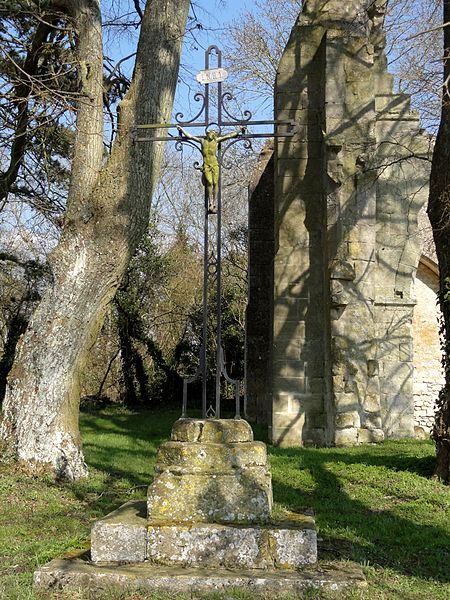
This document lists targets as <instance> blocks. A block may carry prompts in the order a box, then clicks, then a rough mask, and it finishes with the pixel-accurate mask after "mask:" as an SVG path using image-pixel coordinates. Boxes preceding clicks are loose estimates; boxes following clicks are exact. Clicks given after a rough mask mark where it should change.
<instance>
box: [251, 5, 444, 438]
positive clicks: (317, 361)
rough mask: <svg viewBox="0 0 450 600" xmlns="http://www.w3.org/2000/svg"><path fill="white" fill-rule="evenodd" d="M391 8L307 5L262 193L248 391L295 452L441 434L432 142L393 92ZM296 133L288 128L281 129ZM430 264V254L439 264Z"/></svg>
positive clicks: (284, 70) (284, 76)
mask: <svg viewBox="0 0 450 600" xmlns="http://www.w3.org/2000/svg"><path fill="white" fill-rule="evenodd" d="M383 5H384V1H383V0H378V1H376V2H374V1H373V0H370V1H368V0H353V1H344V0H328V1H325V0H307V2H306V3H305V5H304V9H303V11H302V13H301V14H300V16H299V18H298V20H297V22H296V24H295V26H294V28H293V30H292V33H291V36H290V39H289V42H288V44H287V47H286V50H285V52H284V55H283V57H282V60H281V62H280V65H279V69H278V74H277V81H276V92H275V118H276V119H279V120H280V121H285V120H293V121H295V124H296V125H295V126H296V134H295V136H294V137H293V138H284V137H280V138H276V139H275V141H274V147H273V150H272V149H270V148H268V147H266V149H265V151H264V152H263V154H262V157H261V161H260V165H259V170H258V173H257V174H256V176H255V178H254V181H253V184H252V186H251V198H250V210H249V305H248V318H247V393H248V412H249V415H250V416H253V417H256V418H257V419H258V420H259V421H261V422H264V423H267V424H268V426H269V430H270V432H271V438H272V441H273V442H274V443H275V444H281V445H330V444H336V445H352V444H356V443H361V442H377V441H381V440H383V439H385V438H388V437H412V436H414V435H417V434H418V433H422V434H424V433H426V432H427V431H428V430H429V428H430V425H431V422H432V415H433V405H434V400H435V398H436V394H437V390H438V389H439V386H440V380H441V377H442V375H441V372H440V361H439V339H438V333H437V331H438V327H437V323H436V320H437V313H436V299H435V292H436V290H437V269H436V264H435V262H434V260H433V256H432V253H431V254H430V252H428V253H425V254H423V248H422V242H421V235H420V234H421V231H422V230H423V229H424V227H423V226H422V225H421V226H420V227H419V213H420V214H421V216H420V222H421V220H422V219H423V216H424V215H423V206H424V204H425V203H426V200H427V195H428V187H427V181H428V177H429V169H430V161H429V159H430V145H431V141H430V138H429V136H428V135H427V134H426V133H425V132H424V131H423V130H422V129H421V125H420V122H419V117H418V115H417V113H416V112H414V111H413V110H411V107H410V98H409V97H408V96H406V95H405V94H396V93H394V92H393V77H392V75H390V74H389V73H388V72H387V60H386V56H385V53H384V47H385V35H384V32H383V30H382V21H383V16H384V13H383ZM280 127H283V126H282V125H280ZM427 254H428V255H427Z"/></svg>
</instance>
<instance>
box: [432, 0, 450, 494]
mask: <svg viewBox="0 0 450 600" xmlns="http://www.w3.org/2000/svg"><path fill="white" fill-rule="evenodd" d="M449 21H450V0H444V23H448V22H449ZM449 53H450V28H449V27H445V28H444V57H445V60H444V89H443V95H442V111H441V122H440V126H439V131H438V135H437V138H436V144H435V147H434V153H433V161H432V167H431V177H430V197H429V201H428V216H429V217H430V222H431V226H432V229H433V237H434V241H435V244H436V253H437V257H438V263H439V283H440V286H439V287H440V289H439V304H440V308H441V311H442V318H443V323H442V336H443V344H442V346H443V366H444V370H445V384H444V387H443V388H442V390H441V392H440V394H439V400H438V404H437V412H436V417H435V423H434V427H433V434H432V435H433V438H434V440H435V443H436V468H435V476H436V477H437V478H438V479H440V480H441V481H444V482H446V483H448V482H449V475H450V473H449V468H450V93H449V84H450V55H449Z"/></svg>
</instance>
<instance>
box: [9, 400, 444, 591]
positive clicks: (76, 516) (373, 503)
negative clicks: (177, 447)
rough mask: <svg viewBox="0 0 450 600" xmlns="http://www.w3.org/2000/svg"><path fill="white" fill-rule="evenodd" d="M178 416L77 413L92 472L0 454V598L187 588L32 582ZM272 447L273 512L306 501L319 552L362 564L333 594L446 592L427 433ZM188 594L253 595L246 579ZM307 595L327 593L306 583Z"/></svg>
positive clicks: (141, 480) (80, 542)
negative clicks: (24, 463) (64, 587)
mask: <svg viewBox="0 0 450 600" xmlns="http://www.w3.org/2000/svg"><path fill="white" fill-rule="evenodd" d="M177 416H178V415H177V414H175V413H166V414H164V415H162V414H160V413H154V412H143V413H130V412H118V411H115V412H109V413H108V412H104V413H101V414H92V415H88V414H83V415H82V416H81V428H82V432H83V438H84V440H85V454H86V460H87V462H88V464H89V466H90V469H91V476H90V478H89V479H87V480H85V481H82V482H79V483H76V484H71V485H61V484H58V483H55V482H54V481H52V480H51V479H50V478H42V477H41V478H34V479H30V478H29V477H26V476H25V475H24V474H23V473H22V472H21V471H20V470H18V469H17V468H15V467H14V466H13V465H11V464H8V463H0V598H2V599H3V598H5V599H7V600H27V599H29V600H37V599H39V600H40V599H42V598H45V599H52V600H56V599H58V600H59V599H60V600H63V599H64V600H68V599H69V598H70V599H71V600H87V599H92V600H94V599H95V600H97V599H98V600H100V599H102V600H103V598H104V600H119V599H120V600H122V599H123V600H125V599H126V600H140V599H143V598H152V599H153V600H166V599H168V598H186V596H170V595H167V594H151V595H149V594H140V593H134V594H128V595H127V594H124V593H117V592H116V593H110V594H105V595H104V596H100V595H99V594H98V593H97V594H94V595H92V594H91V595H89V592H88V591H86V590H84V591H80V592H79V593H77V592H73V591H71V592H65V593H64V592H59V593H57V592H53V593H45V594H38V593H36V592H34V591H33V590H32V587H31V578H32V572H33V570H34V569H35V568H36V567H37V566H38V565H41V564H44V563H45V562H47V561H49V560H50V559H52V558H53V557H56V556H58V555H61V554H64V553H66V552H69V551H73V550H77V549H78V550H79V549H83V548H85V547H86V546H87V544H88V537H89V530H90V527H91V524H92V522H93V521H94V520H95V519H97V518H99V517H100V516H103V515H104V514H106V513H107V512H109V511H111V510H113V509H115V508H117V507H118V506H119V505H120V504H122V503H123V502H126V501H127V500H129V499H131V498H134V497H143V496H144V495H145V488H146V486H147V485H148V483H149V482H150V481H151V478H152V472H153V467H154V463H155V458H156V450H157V447H158V445H159V444H160V443H161V442H162V441H163V440H164V439H167V437H168V435H169V432H170V428H171V425H172V423H173V421H174V420H175V419H176V418H177ZM258 433H259V434H261V433H262V432H261V431H258V432H257V434H258ZM257 437H260V438H261V435H259V436H258V435H257ZM269 450H270V461H271V465H272V473H273V486H274V497H275V513H278V514H281V513H282V512H284V510H286V509H287V510H291V511H298V510H302V509H303V508H313V509H314V511H315V514H316V521H317V525H318V531H319V555H320V557H321V559H325V560H327V561H330V560H332V561H334V560H336V561H346V560H352V561H356V562H358V563H360V564H361V565H362V566H363V568H364V572H365V574H366V577H367V579H368V582H369V589H368V591H366V592H361V591H353V592H351V591H350V592H348V593H346V594H340V595H339V596H338V597H339V598H346V599H351V598H365V599H370V600H372V599H374V600H391V599H397V598H398V599H404V598H407V599H417V600H418V599H432V600H444V599H445V600H447V599H448V598H449V597H450V585H449V582H450V518H449V516H450V490H449V489H448V488H446V487H444V486H442V485H440V484H439V483H437V482H435V481H433V480H431V479H430V474H431V472H432V467H433V460H434V447H433V445H432V444H431V442H427V441H425V442H423V441H396V442H386V443H384V444H380V445H378V446H362V447H358V448H351V449H336V448H332V449H312V448H303V449H276V448H270V449H269ZM195 597H196V598H200V597H201V598H205V599H208V600H213V599H219V598H222V599H223V598H228V599H230V598H236V599H238V598H239V599H240V600H251V599H252V598H253V596H251V595H249V593H248V592H244V591H242V590H235V591H228V592H227V593H226V594H222V595H220V594H217V593H216V594H204V595H202V596H195ZM303 597H304V598H316V599H319V598H331V597H333V596H332V594H325V593H323V592H314V593H310V594H308V595H305V596H303Z"/></svg>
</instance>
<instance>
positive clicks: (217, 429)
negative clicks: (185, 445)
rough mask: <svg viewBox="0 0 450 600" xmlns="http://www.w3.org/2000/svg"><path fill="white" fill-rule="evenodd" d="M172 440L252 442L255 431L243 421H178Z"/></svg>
mask: <svg viewBox="0 0 450 600" xmlns="http://www.w3.org/2000/svg"><path fill="white" fill-rule="evenodd" d="M171 438H172V440H173V441H176V442H215V443H225V444H227V443H228V444H231V443H235V442H252V441H253V431H252V428H251V427H250V425H249V424H248V423H247V421H244V420H243V419H178V421H176V422H175V423H174V424H173V427H172V435H171Z"/></svg>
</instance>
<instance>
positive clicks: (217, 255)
mask: <svg viewBox="0 0 450 600" xmlns="http://www.w3.org/2000/svg"><path fill="white" fill-rule="evenodd" d="M213 55H215V57H216V64H217V66H216V67H215V68H210V62H211V58H212V56H213ZM227 76H228V73H227V71H226V70H225V69H224V68H223V67H222V52H221V50H220V49H219V48H218V47H217V46H210V47H209V48H208V49H207V50H206V52H205V69H204V70H202V71H200V73H199V74H198V75H197V80H198V81H199V82H200V83H201V84H203V85H204V86H205V91H204V93H201V92H197V93H196V94H195V95H194V100H195V101H196V102H201V103H202V104H201V108H200V110H199V111H198V113H197V114H196V115H195V116H194V117H193V118H192V119H191V120H185V118H184V114H183V113H181V112H178V113H177V114H176V115H175V121H176V123H152V124H142V125H136V127H135V128H134V130H133V132H132V135H133V136H134V139H135V141H137V142H159V141H161V142H175V148H176V149H177V150H182V148H183V145H190V146H194V147H195V148H196V149H197V150H199V151H200V153H201V155H202V158H203V164H202V165H201V166H200V165H199V163H197V162H196V163H195V164H194V167H195V168H197V169H199V170H200V171H201V172H202V183H203V185H204V188H205V199H204V200H205V210H204V246H203V325H202V327H203V333H202V344H201V349H200V360H199V366H198V368H197V371H196V373H195V375H194V376H193V377H190V378H187V379H184V380H183V408H182V415H181V416H182V417H187V387H188V384H190V383H193V382H194V381H197V380H201V381H202V418H204V419H206V418H211V417H213V418H216V419H218V418H220V408H221V407H220V384H221V378H222V377H223V378H224V379H225V380H226V381H227V382H228V383H231V384H233V385H234V390H235V401H236V412H235V418H236V419H240V418H241V410H240V381H239V380H235V379H231V377H230V376H229V375H228V373H227V370H226V366H225V360H224V351H223V347H222V308H221V297H222V281H221V266H222V264H221V262H222V215H221V213H222V178H221V169H222V168H227V165H226V163H225V161H224V156H225V154H226V153H227V151H228V150H229V148H230V147H231V146H233V145H234V144H236V143H237V142H240V141H242V142H243V143H244V147H245V148H246V149H247V150H249V149H253V146H252V139H255V138H270V137H273V138H286V137H292V136H293V135H294V134H295V132H296V127H295V125H296V124H295V121H292V120H286V121H282V120H261V121H257V120H252V113H251V112H250V111H249V110H245V111H244V112H243V118H241V119H239V118H236V117H235V116H234V115H233V114H232V113H231V112H230V109H229V107H228V104H229V102H231V101H233V100H234V99H235V98H234V96H233V95H232V94H231V93H230V92H223V91H222V82H223V81H224V80H225V79H226V78H227ZM211 86H217V87H216V94H217V95H216V102H215V103H214V112H215V114H214V116H215V119H212V118H211V114H210V113H211V112H212V111H211V108H212V107H213V105H212V104H210V100H211V98H210V93H211ZM258 125H263V126H267V125H272V131H271V132H269V133H264V132H259V133H258V132H256V133H254V132H250V131H249V129H248V128H249V127H255V126H258ZM229 127H233V128H234V131H233V132H231V133H225V132H224V129H225V128H229ZM280 127H284V129H285V130H284V131H280V130H279V129H280ZM174 128H175V129H177V132H178V135H170V134H169V135H167V136H160V137H158V136H155V137H145V135H144V134H145V131H146V130H152V129H153V130H155V129H167V130H169V129H174ZM187 128H203V130H204V135H203V136H199V135H193V134H191V133H189V132H188V131H187ZM213 288H215V293H216V306H215V405H214V406H213V403H212V401H210V402H209V405H208V395H207V360H206V359H207V343H208V319H209V317H210V310H209V309H210V304H211V302H210V298H209V296H210V290H211V289H213ZM243 412H244V415H245V414H246V402H245V399H244V407H243Z"/></svg>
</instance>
